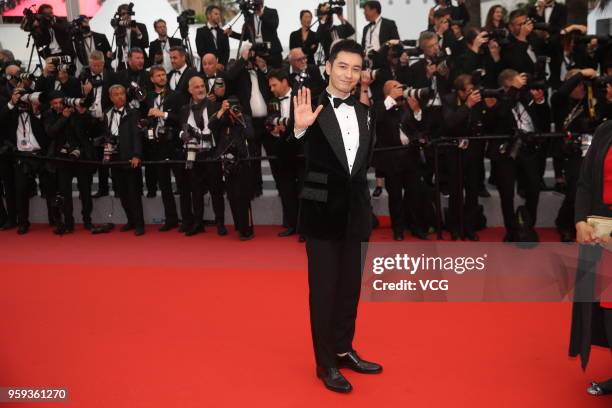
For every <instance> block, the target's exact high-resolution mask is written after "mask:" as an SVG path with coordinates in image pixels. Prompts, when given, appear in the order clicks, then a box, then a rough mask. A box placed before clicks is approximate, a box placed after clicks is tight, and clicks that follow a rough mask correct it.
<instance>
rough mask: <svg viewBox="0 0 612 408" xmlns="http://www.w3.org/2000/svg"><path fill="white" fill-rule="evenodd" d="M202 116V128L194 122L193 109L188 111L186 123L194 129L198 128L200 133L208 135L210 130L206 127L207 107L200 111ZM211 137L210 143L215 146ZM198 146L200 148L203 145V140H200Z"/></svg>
mask: <svg viewBox="0 0 612 408" xmlns="http://www.w3.org/2000/svg"><path fill="white" fill-rule="evenodd" d="M202 118H203V119H204V129H200V128H199V127H198V125H197V124H196V121H195V118H194V117H193V111H190V112H189V118H188V119H187V124H188V125H190V126H191V127H193V128H195V129H198V130H199V131H200V133H201V134H203V135H209V134H210V133H211V132H210V129H208V108H204V111H203V112H202ZM211 139H212V145H213V147H215V138H214V137H212V138H211ZM200 147H201V148H203V147H204V140H201V141H200Z"/></svg>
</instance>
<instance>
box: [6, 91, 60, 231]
mask: <svg viewBox="0 0 612 408" xmlns="http://www.w3.org/2000/svg"><path fill="white" fill-rule="evenodd" d="M39 96H40V95H38V94H36V93H34V94H27V93H25V92H24V90H23V89H19V88H16V89H15V91H14V92H13V95H12V96H11V100H10V101H9V102H8V104H7V107H8V112H7V121H6V123H7V134H8V135H11V136H9V138H11V140H8V141H9V143H10V144H11V145H12V146H15V149H16V151H17V152H18V153H21V154H25V155H26V157H18V158H17V159H16V162H15V189H16V204H17V226H18V227H17V234H19V235H23V234H26V233H27V232H28V231H29V229H30V221H29V214H30V196H31V192H32V183H33V182H34V179H35V178H36V177H38V179H39V182H40V188H41V191H42V192H43V195H44V198H45V200H46V202H47V214H48V217H49V224H51V225H53V224H54V223H55V220H57V217H56V215H57V211H56V208H55V206H54V205H53V201H54V199H55V191H56V180H55V175H54V174H52V173H50V172H49V171H48V169H47V167H46V164H45V162H44V161H42V160H36V159H29V158H28V157H27V156H29V155H32V156H36V157H41V156H44V155H46V154H47V148H48V147H49V145H50V143H51V140H50V138H49V136H48V135H47V134H46V132H45V129H44V125H43V120H42V114H41V110H40V109H41V104H40V100H39V99H38V98H39Z"/></svg>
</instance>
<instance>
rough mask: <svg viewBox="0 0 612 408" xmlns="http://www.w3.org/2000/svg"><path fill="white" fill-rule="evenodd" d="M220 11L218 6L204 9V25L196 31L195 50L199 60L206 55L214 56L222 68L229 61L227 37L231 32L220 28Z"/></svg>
mask: <svg viewBox="0 0 612 408" xmlns="http://www.w3.org/2000/svg"><path fill="white" fill-rule="evenodd" d="M220 25H221V9H220V8H219V6H216V5H214V4H213V5H210V6H208V7H207V8H206V25H204V26H202V27H200V28H198V30H197V31H196V40H195V42H196V49H197V50H198V55H199V56H200V58H204V55H206V54H209V53H211V54H214V55H215V56H216V57H217V59H218V60H219V64H221V65H223V66H224V67H225V66H226V65H227V61H228V60H229V53H230V47H229V37H228V33H229V32H230V31H231V30H230V29H228V30H225V31H224V30H223V29H222V28H221V26H220Z"/></svg>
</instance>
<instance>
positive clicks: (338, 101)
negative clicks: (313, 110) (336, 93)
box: [332, 95, 355, 109]
mask: <svg viewBox="0 0 612 408" xmlns="http://www.w3.org/2000/svg"><path fill="white" fill-rule="evenodd" d="M332 101H333V103H334V109H338V107H339V106H340V105H342V104H343V103H346V104H347V105H348V106H355V97H354V96H353V95H349V96H348V97H346V98H345V99H341V98H332Z"/></svg>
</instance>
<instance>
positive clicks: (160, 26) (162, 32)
mask: <svg viewBox="0 0 612 408" xmlns="http://www.w3.org/2000/svg"><path fill="white" fill-rule="evenodd" d="M155 32H156V33H157V35H159V36H160V37H165V36H166V35H168V29H167V27H166V23H164V22H163V21H160V22H158V23H157V24H155Z"/></svg>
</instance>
